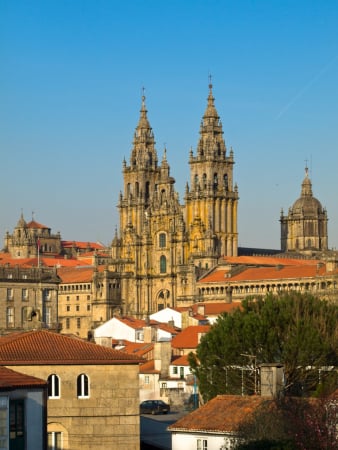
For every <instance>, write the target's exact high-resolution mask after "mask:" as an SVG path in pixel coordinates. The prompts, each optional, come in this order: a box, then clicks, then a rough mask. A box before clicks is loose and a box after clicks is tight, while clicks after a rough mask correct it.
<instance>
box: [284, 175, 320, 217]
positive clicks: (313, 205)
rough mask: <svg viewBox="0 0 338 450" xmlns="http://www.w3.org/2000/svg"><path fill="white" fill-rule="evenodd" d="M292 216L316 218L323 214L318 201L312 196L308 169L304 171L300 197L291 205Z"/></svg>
mask: <svg viewBox="0 0 338 450" xmlns="http://www.w3.org/2000/svg"><path fill="white" fill-rule="evenodd" d="M290 212H291V213H292V214H293V215H299V216H308V217H309V216H313V217H318V214H321V213H323V207H322V204H321V203H320V201H319V200H317V199H316V198H315V197H313V195H312V183H311V180H310V178H309V175H308V169H307V168H306V169H305V178H304V180H303V183H302V191H301V196H300V197H299V198H298V199H297V200H296V201H295V202H294V204H293V205H292V208H291V211H290Z"/></svg>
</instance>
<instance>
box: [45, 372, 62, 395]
mask: <svg viewBox="0 0 338 450" xmlns="http://www.w3.org/2000/svg"><path fill="white" fill-rule="evenodd" d="M56 380H57V384H56ZM48 383H50V389H49V386H48V398H50V399H54V398H56V399H57V398H61V381H60V377H59V376H58V375H56V373H52V374H50V375H49V376H48ZM49 390H50V391H51V395H49ZM57 390H58V392H56V391H57Z"/></svg>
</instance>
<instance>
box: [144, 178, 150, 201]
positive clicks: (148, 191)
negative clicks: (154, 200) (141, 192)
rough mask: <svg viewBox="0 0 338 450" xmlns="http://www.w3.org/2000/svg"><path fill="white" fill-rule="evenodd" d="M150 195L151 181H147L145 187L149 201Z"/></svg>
mask: <svg viewBox="0 0 338 450" xmlns="http://www.w3.org/2000/svg"><path fill="white" fill-rule="evenodd" d="M149 195H150V183H149V181H147V182H146V185H145V197H146V200H148V199H149Z"/></svg>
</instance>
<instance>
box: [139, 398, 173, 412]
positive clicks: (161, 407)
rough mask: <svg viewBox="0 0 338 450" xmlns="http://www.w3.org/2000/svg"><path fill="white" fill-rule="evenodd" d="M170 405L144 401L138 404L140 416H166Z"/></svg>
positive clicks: (159, 401) (160, 401)
mask: <svg viewBox="0 0 338 450" xmlns="http://www.w3.org/2000/svg"><path fill="white" fill-rule="evenodd" d="M169 411H170V405H168V404H167V403H165V402H164V401H162V400H145V401H144V402H142V403H141V404H140V414H168V412H169Z"/></svg>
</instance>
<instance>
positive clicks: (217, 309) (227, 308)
mask: <svg viewBox="0 0 338 450" xmlns="http://www.w3.org/2000/svg"><path fill="white" fill-rule="evenodd" d="M201 307H203V308H204V315H199V314H198V310H199V309H200V308H201ZM241 307H242V303H241V302H231V303H225V302H224V301H223V302H213V303H208V302H206V303H204V302H201V303H194V304H193V305H191V306H185V307H180V308H178V309H179V310H180V312H183V311H188V310H192V312H193V317H201V318H203V317H204V318H206V317H208V316H215V315H219V314H221V313H223V312H227V313H229V312H231V311H233V310H234V309H237V308H241Z"/></svg>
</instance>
